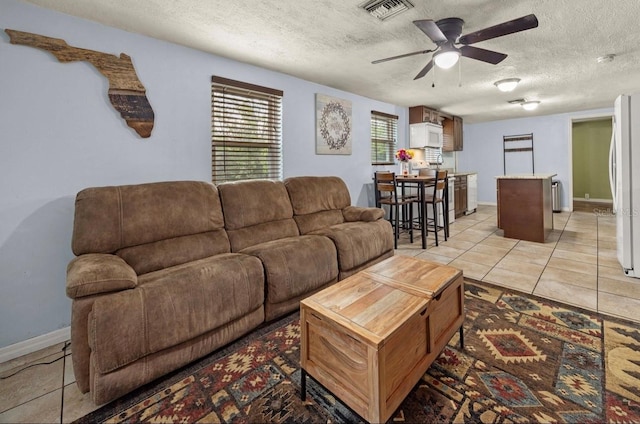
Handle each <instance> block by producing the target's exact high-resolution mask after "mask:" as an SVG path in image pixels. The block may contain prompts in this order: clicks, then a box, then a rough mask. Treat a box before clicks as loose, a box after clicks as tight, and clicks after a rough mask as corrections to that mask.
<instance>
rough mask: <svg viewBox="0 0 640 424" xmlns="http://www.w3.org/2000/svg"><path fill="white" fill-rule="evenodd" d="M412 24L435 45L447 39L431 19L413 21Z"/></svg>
mask: <svg viewBox="0 0 640 424" xmlns="http://www.w3.org/2000/svg"><path fill="white" fill-rule="evenodd" d="M413 24H414V25H415V26H417V27H418V28H420V30H421V31H422V32H424V33H425V34H427V37H429V38H430V39H431V41H433V42H434V43H436V44H440V43H444V42H445V41H447V37H446V36H445V35H444V34H443V33H442V31H441V30H440V28H439V27H438V25H436V23H435V22H434V21H433V20H431V19H421V20H419V21H413Z"/></svg>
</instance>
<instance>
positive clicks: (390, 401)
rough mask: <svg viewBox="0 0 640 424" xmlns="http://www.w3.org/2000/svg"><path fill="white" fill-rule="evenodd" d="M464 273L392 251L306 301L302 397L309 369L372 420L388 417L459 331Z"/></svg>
mask: <svg viewBox="0 0 640 424" xmlns="http://www.w3.org/2000/svg"><path fill="white" fill-rule="evenodd" d="M463 321H464V283H463V280H462V271H460V270H458V269H455V268H452V267H449V266H444V265H441V264H437V263H433V262H429V261H424V260H420V259H415V258H410V257H404V256H393V257H391V258H389V259H386V260H384V261H382V262H380V263H378V264H375V265H373V266H372V267H369V268H367V269H365V270H363V271H361V272H359V273H357V274H355V275H352V276H351V277H348V278H346V279H344V280H342V281H340V282H338V283H336V284H334V285H333V286H331V287H328V288H326V289H324V290H322V291H320V292H318V293H316V294H314V295H312V296H310V297H308V298H306V299H304V300H302V301H301V302H300V327H301V353H300V366H301V370H302V382H301V383H302V384H301V389H302V399H303V400H304V399H305V398H306V376H307V374H309V375H310V376H311V377H313V378H314V379H315V380H316V381H317V382H319V383H320V384H322V385H323V386H324V387H326V388H327V389H328V390H329V391H331V392H332V393H333V394H334V395H335V396H337V397H338V398H340V399H341V400H342V401H343V402H345V403H346V404H347V405H349V406H350V407H351V408H352V409H353V410H354V411H355V412H357V413H358V414H360V415H361V416H362V417H363V418H365V419H366V420H368V421H370V422H385V421H386V420H388V419H389V417H390V416H391V415H392V414H393V412H394V411H395V410H396V409H397V408H398V406H400V404H401V403H402V401H403V400H404V398H405V397H406V396H407V394H409V392H410V391H411V389H412V388H413V387H414V386H415V384H416V383H417V382H418V381H419V380H420V378H421V377H422V376H423V375H424V373H425V372H426V370H427V369H428V368H429V366H430V365H431V363H432V362H433V361H434V360H435V359H436V358H437V357H438V355H439V354H440V352H441V351H442V350H443V349H444V347H445V346H446V344H447V343H448V342H449V340H450V339H451V337H452V336H453V335H454V334H455V332H456V331H458V330H459V331H460V344H461V346H464V344H463V332H462V323H463Z"/></svg>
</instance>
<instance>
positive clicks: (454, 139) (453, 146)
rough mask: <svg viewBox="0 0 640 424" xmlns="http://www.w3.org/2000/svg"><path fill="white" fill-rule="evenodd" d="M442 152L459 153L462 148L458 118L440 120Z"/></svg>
mask: <svg viewBox="0 0 640 424" xmlns="http://www.w3.org/2000/svg"><path fill="white" fill-rule="evenodd" d="M442 132H443V138H444V141H443V145H442V151H443V152H459V151H461V150H462V147H463V139H462V118H461V117H459V116H452V117H451V118H449V117H447V118H444V119H443V120H442Z"/></svg>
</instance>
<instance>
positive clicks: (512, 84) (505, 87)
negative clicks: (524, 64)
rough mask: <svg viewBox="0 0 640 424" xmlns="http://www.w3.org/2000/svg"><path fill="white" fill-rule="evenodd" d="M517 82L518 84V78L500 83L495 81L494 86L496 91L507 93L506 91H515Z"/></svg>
mask: <svg viewBox="0 0 640 424" xmlns="http://www.w3.org/2000/svg"><path fill="white" fill-rule="evenodd" d="M519 82H520V78H507V79H503V80H500V81H496V82H495V83H494V85H495V86H496V87H498V90H500V91H504V92H508V91H513V90H515V88H516V86H517V85H518V83H519Z"/></svg>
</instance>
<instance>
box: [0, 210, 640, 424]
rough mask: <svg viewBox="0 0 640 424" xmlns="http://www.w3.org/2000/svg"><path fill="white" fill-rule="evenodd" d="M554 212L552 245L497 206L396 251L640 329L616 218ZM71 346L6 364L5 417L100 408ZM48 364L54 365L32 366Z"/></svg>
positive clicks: (638, 304) (48, 416)
mask: <svg viewBox="0 0 640 424" xmlns="http://www.w3.org/2000/svg"><path fill="white" fill-rule="evenodd" d="M553 218H554V227H555V230H554V231H553V233H552V234H551V236H550V237H549V239H548V240H547V242H545V243H532V242H527V241H521V240H514V239H508V238H504V237H502V232H501V230H499V229H498V228H497V227H496V208H495V207H492V206H483V205H481V206H479V207H478V210H477V212H476V213H474V214H471V215H468V216H465V217H462V218H460V219H458V220H456V222H455V223H453V224H452V225H451V237H449V240H448V241H442V238H441V241H440V243H439V246H437V247H436V246H435V243H434V240H433V235H432V234H429V239H428V241H429V245H428V246H427V247H428V248H427V249H426V250H423V249H422V248H421V246H420V242H419V240H416V242H415V243H413V244H410V243H409V240H408V238H405V237H404V236H403V237H402V238H401V239H400V241H399V244H398V249H397V251H396V254H400V255H410V256H415V257H418V258H424V259H429V260H433V261H436V262H440V263H444V264H449V265H451V266H455V267H458V268H460V269H462V270H463V272H464V275H465V276H468V277H470V278H473V279H476V280H480V281H485V282H488V283H492V284H495V285H498V286H503V287H509V288H512V289H516V290H520V291H523V292H526V293H532V294H534V295H537V296H541V297H545V298H548V299H552V300H556V301H560V302H564V303H568V304H570V305H574V306H578V307H582V308H585V309H589V310H592V311H598V312H600V313H603V314H607V315H611V316H616V317H621V318H626V319H630V320H633V321H635V322H638V323H639V324H638V327H639V328H640V279H635V278H629V277H626V276H625V275H624V273H623V272H622V270H621V268H620V265H619V264H618V261H617V259H616V250H615V249H616V241H615V218H613V217H610V216H597V215H595V214H593V213H589V212H574V213H566V212H563V213H560V214H554V215H553ZM64 345H65V344H58V345H55V346H51V347H49V348H46V349H43V350H41V351H38V352H34V353H32V354H29V355H25V356H23V357H20V358H16V359H14V360H12V361H8V362H5V363H2V364H0V378H2V380H0V423H20V422H22V423H35V422H37V423H41V422H46V423H60V422H65V423H66V422H71V421H73V420H75V419H77V418H79V417H82V416H84V415H86V414H88V413H89V412H91V411H93V410H95V409H97V408H98V406H96V405H94V404H93V403H92V402H91V401H90V399H89V395H88V394H84V395H83V394H81V393H80V392H79V390H78V388H77V387H76V385H75V378H74V375H73V369H72V366H71V355H72V352H71V349H70V348H67V349H65V350H64V351H63V347H64ZM41 362H52V363H51V364H47V365H38V366H34V367H30V368H25V367H27V366H29V365H31V364H35V363H41ZM23 369H24V370H23ZM20 370H22V371H20ZM16 372H17V374H15V375H12V374H14V373H16ZM11 375H12V376H11Z"/></svg>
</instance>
